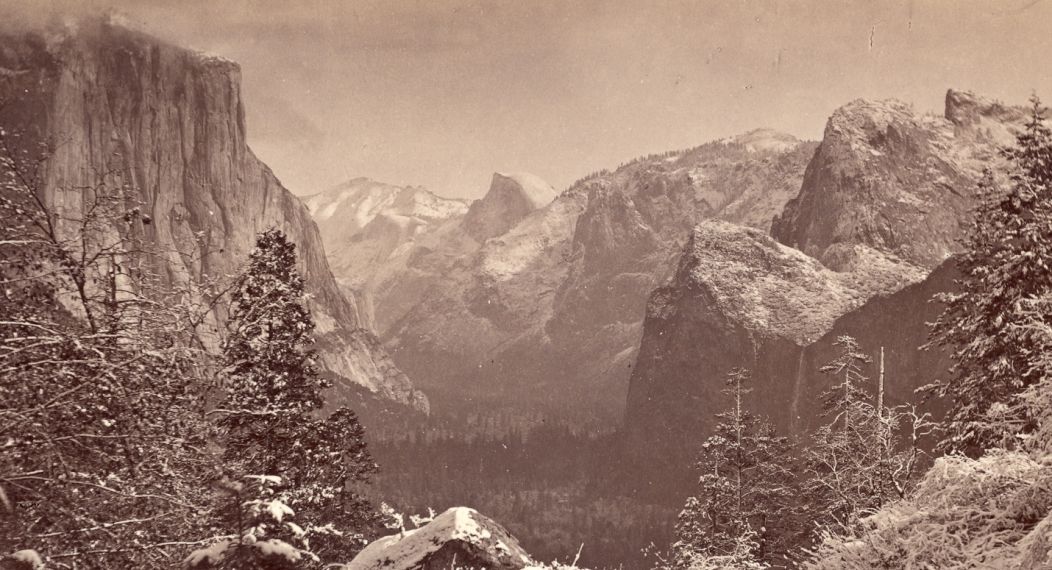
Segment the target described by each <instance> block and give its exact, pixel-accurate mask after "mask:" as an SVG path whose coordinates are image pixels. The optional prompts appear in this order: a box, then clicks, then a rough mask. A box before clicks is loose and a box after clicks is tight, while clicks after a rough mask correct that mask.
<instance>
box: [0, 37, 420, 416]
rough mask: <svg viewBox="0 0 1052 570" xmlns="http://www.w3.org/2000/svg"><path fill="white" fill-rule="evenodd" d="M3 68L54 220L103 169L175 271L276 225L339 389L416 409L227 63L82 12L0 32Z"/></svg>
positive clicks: (231, 250)
mask: <svg viewBox="0 0 1052 570" xmlns="http://www.w3.org/2000/svg"><path fill="white" fill-rule="evenodd" d="M0 69H2V70H3V76H4V80H5V82H6V88H7V89H8V90H7V93H9V94H11V96H10V97H9V98H8V99H9V101H8V105H7V106H5V107H4V109H3V112H2V115H0V124H3V126H4V127H5V128H7V129H8V130H11V131H19V132H20V133H24V135H25V140H26V141H36V142H39V143H43V144H45V145H47V146H48V147H49V148H50V150H49V152H48V153H47V155H46V161H45V162H44V163H43V164H42V169H43V179H44V183H43V193H44V194H45V196H44V198H45V201H46V202H47V203H48V205H49V206H50V207H51V208H52V209H53V210H54V211H55V212H56V214H57V215H58V216H59V217H60V218H62V219H76V218H77V217H79V216H80V215H81V213H82V211H83V209H84V208H85V207H86V205H87V204H88V203H89V201H88V199H87V191H86V190H85V189H86V188H90V187H92V186H95V185H98V184H99V182H100V180H101V179H102V178H103V177H105V178H106V180H107V184H108V185H109V187H110V188H111V189H119V190H120V191H121V192H123V193H124V194H123V196H124V199H125V200H127V201H128V202H129V203H134V204H135V205H136V206H137V207H138V208H140V210H141V211H142V213H143V214H145V216H146V218H144V219H148V220H149V223H148V224H143V225H142V228H141V230H142V232H143V236H144V237H145V238H146V240H147V241H148V242H149V243H151V244H152V245H153V247H154V248H156V249H157V250H158V251H162V252H166V253H165V254H164V255H163V256H161V257H160V258H157V259H156V261H155V263H156V265H157V267H156V268H155V269H156V271H157V272H158V273H159V274H160V275H162V276H163V277H164V278H165V279H166V280H168V281H169V282H172V283H180V282H187V281H188V280H203V279H205V278H209V277H211V278H222V277H224V276H229V275H231V274H233V273H235V272H236V271H237V270H238V269H239V267H240V265H241V264H242V263H244V261H245V260H246V259H247V255H248V252H249V251H250V250H251V248H252V247H253V245H254V239H255V235H256V233H257V232H259V231H261V230H263V229H265V228H267V227H271V226H276V227H278V228H280V229H282V230H283V231H285V232H286V233H287V234H288V235H289V236H290V237H291V238H292V240H293V241H294V242H295V243H296V244H297V246H298V255H299V263H300V270H301V271H302V272H303V275H304V276H305V278H306V283H307V289H308V292H309V294H310V301H309V304H310V308H311V310H312V313H313V315H314V318H315V320H316V321H317V325H318V326H317V333H318V345H319V349H320V351H319V354H320V357H321V361H322V363H323V365H324V367H325V368H327V370H328V371H329V372H331V373H332V374H333V376H334V379H335V380H336V381H337V386H336V388H335V390H336V392H337V393H339V392H340V391H341V390H343V391H352V392H354V391H357V390H358V389H359V388H364V391H365V392H366V393H368V394H373V395H377V396H381V397H383V398H387V399H391V400H394V401H396V402H398V403H400V404H404V405H406V406H409V407H412V408H415V409H418V410H422V411H425V410H426V409H427V400H426V398H425V397H424V396H423V395H422V394H421V393H420V392H418V391H416V390H415V389H414V388H413V386H412V384H411V383H410V381H409V379H408V377H406V375H405V374H403V373H402V372H400V371H399V370H398V368H397V367H396V366H394V364H393V363H392V362H391V360H390V358H389V357H388V356H387V354H386V352H385V351H384V350H383V347H382V346H381V345H380V344H379V343H378V342H376V341H375V339H374V338H372V336H371V333H369V332H368V331H365V330H363V329H362V325H363V324H364V321H363V316H362V310H361V307H360V306H359V305H358V304H357V303H356V302H355V300H354V299H353V298H351V297H348V296H346V295H344V294H343V293H342V292H341V291H340V290H339V288H338V287H337V284H336V280H335V279H334V278H333V275H332V273H331V271H330V270H329V265H328V263H327V261H326V258H325V252H324V248H323V244H322V241H321V236H320V234H319V233H318V229H317V227H316V226H315V224H314V222H313V220H312V219H311V217H310V214H309V212H308V211H307V209H306V208H305V207H304V206H303V204H302V203H301V202H300V201H299V200H298V199H297V198H296V197H294V196H293V195H292V194H291V193H290V192H289V191H288V190H286V189H285V188H284V187H283V186H282V185H281V182H280V181H279V180H278V179H277V177H275V175H274V173H273V172H271V170H270V169H269V168H267V166H266V165H264V164H263V163H262V162H260V161H259V160H258V159H257V158H256V157H255V155H253V153H252V151H251V150H250V149H249V147H248V145H247V143H246V129H247V127H246V125H245V113H244V102H243V100H242V98H241V91H240V74H241V72H240V68H239V67H238V66H237V64H235V63H232V62H230V61H227V60H224V59H221V58H217V57H211V56H207V55H203V54H199V53H195V52H192V51H189V50H185V49H182V48H179V47H176V46H172V45H168V44H166V43H164V42H162V41H159V40H157V39H155V38H152V37H150V36H147V35H144V34H141V33H138V32H136V31H132V30H129V29H126V28H124V27H121V26H119V25H115V24H112V23H110V22H109V21H105V20H100V21H92V20H87V21H83V22H81V23H79V24H78V25H77V26H76V27H66V28H64V29H61V30H53V31H50V32H47V33H29V34H24V35H4V36H0ZM27 147H29V148H33V149H35V148H36V145H35V144H27ZM222 318H223V315H222V314H220V313H219V312H217V313H216V314H215V323H213V326H214V327H218V324H216V323H218V322H220V321H221V320H222Z"/></svg>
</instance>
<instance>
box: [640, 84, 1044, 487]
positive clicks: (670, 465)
mask: <svg viewBox="0 0 1052 570" xmlns="http://www.w3.org/2000/svg"><path fill="white" fill-rule="evenodd" d="M1023 117H1024V113H1023V111H1022V110H1020V109H1015V108H1011V107H1007V106H1004V105H1001V104H998V103H993V102H990V101H985V100H983V99H982V98H979V97H976V96H975V95H972V94H969V93H963V92H957V91H950V92H949V93H948V95H947V98H946V111H945V115H944V116H942V117H938V116H933V115H925V116H918V115H916V114H914V113H913V111H912V110H911V109H910V108H909V106H908V105H905V104H903V103H900V102H896V101H882V102H871V101H855V102H853V103H850V104H848V105H846V106H845V107H843V108H841V109H839V110H837V111H836V112H835V113H834V114H833V116H832V117H831V118H830V120H829V123H828V125H827V127H826V131H825V138H824V139H823V141H822V143H821V145H820V146H819V147H818V150H817V151H816V153H815V155H814V159H813V160H812V161H811V162H810V164H809V165H808V167H807V173H806V175H805V176H804V180H803V184H802V187H801V189H800V193H799V196H798V197H796V198H794V199H793V200H791V201H790V202H789V203H788V204H787V206H786V208H785V212H784V213H783V214H782V215H781V216H779V218H777V219H776V220H775V222H774V224H773V234H774V237H775V238H776V239H777V240H779V241H780V242H781V243H782V244H785V245H780V244H777V243H775V242H774V241H773V240H771V239H770V238H766V237H764V239H761V238H760V237H759V236H750V235H749V232H748V230H745V229H743V228H732V227H722V228H716V227H714V226H712V225H711V224H702V225H701V226H699V228H698V229H697V230H696V231H695V234H694V239H692V241H691V242H690V243H689V244H688V246H687V247H686V248H685V249H684V251H683V254H682V257H681V260H680V265H679V266H680V271H678V272H677V274H676V275H675V276H674V277H673V279H671V280H670V281H669V282H668V283H667V284H665V285H664V286H663V287H661V288H659V289H657V290H656V291H655V292H654V293H653V295H652V296H651V298H650V303H649V305H648V308H647V318H646V324H645V328H644V333H643V338H642V348H641V349H640V352H639V357H638V359H637V361H636V362H635V366H634V371H633V374H632V379H631V387H630V391H629V400H628V409H627V413H626V422H625V425H626V435H627V438H628V441H629V444H628V447H629V449H630V450H632V451H631V453H633V454H635V455H636V456H637V459H638V461H636V463H637V464H640V465H650V464H653V465H654V466H655V467H654V468H653V469H652V473H650V474H647V475H640V477H639V479H641V480H642V479H646V480H647V481H648V482H649V484H651V485H653V487H654V490H655V491H657V492H662V491H661V487H662V486H664V488H665V489H666V491H665V492H668V491H667V490H668V489H675V488H676V484H673V483H669V482H668V481H667V480H662V479H661V476H662V475H661V474H662V473H665V474H668V473H680V474H682V475H686V473H687V472H686V470H685V467H686V466H687V465H688V464H689V462H690V460H691V457H692V456H693V453H694V450H695V447H696V445H697V442H699V441H701V440H702V439H704V437H705V436H706V435H707V434H708V430H709V429H710V428H711V425H710V422H711V419H712V416H713V414H714V413H715V412H717V411H718V410H720V409H721V408H722V407H723V406H724V405H725V402H724V401H723V396H721V393H720V388H721V387H722V381H723V377H724V375H725V374H726V373H727V371H728V370H730V369H732V368H734V367H739V366H740V367H745V368H748V369H750V370H752V372H753V377H754V380H755V385H756V390H755V391H754V393H753V394H751V395H750V398H751V402H750V406H751V409H753V410H756V411H757V412H759V413H762V414H765V415H767V416H769V417H770V418H771V419H772V421H773V422H774V423H775V425H777V426H778V427H780V428H781V429H783V430H788V431H797V432H799V431H803V430H806V429H809V428H812V427H814V426H815V421H816V420H815V418H816V416H817V415H818V409H817V407H816V402H817V401H818V394H820V393H821V392H822V391H823V390H825V389H826V388H828V386H829V385H830V383H831V379H830V378H829V377H827V376H826V375H823V374H821V373H820V372H819V371H818V369H819V368H820V367H821V365H822V364H824V363H825V362H828V361H829V360H831V359H832V358H833V356H834V353H835V349H834V348H833V346H832V345H833V342H834V341H835V339H836V337H837V336H838V335H840V334H850V335H852V336H855V337H856V338H857V339H858V340H859V341H860V343H862V346H863V347H864V348H865V349H866V350H868V351H870V352H871V354H872V355H873V356H874V357H875V356H876V352H875V351H879V349H880V347H881V346H883V347H885V348H886V354H887V363H886V364H887V373H888V378H889V380H888V398H889V401H895V402H904V401H912V400H913V391H914V389H916V388H917V387H919V386H921V385H923V384H926V383H929V382H931V381H932V380H934V379H935V378H936V377H937V376H938V375H939V374H940V373H942V372H944V371H945V370H946V366H947V361H946V359H945V356H944V355H942V354H941V353H940V352H939V351H937V350H931V351H920V350H918V347H919V346H921V345H923V344H924V343H925V342H926V340H927V330H928V329H927V326H926V324H925V323H926V322H927V321H930V320H932V319H934V318H935V316H937V314H938V306H937V305H935V304H933V303H931V302H929V301H930V299H931V297H932V295H933V294H934V293H936V292H939V291H947V290H950V288H951V287H952V286H953V284H952V282H953V275H954V269H953V264H952V260H951V261H948V260H947V258H948V257H950V256H951V255H952V254H953V253H955V252H956V251H959V250H958V248H959V244H958V240H959V239H961V238H962V237H963V236H964V232H965V230H966V228H967V227H968V224H969V223H970V220H971V209H972V208H973V207H974V205H975V204H976V198H977V188H978V186H977V185H978V182H979V180H980V178H981V176H982V175H983V168H984V167H986V166H995V165H996V164H998V161H999V160H1000V158H999V154H998V149H999V146H1000V145H1003V144H1006V143H1008V142H1009V141H1011V140H1012V138H1011V137H1012V135H1011V132H1012V130H1013V129H1014V128H1016V127H1017V126H1018V125H1019V124H1020V122H1021V120H1022V118H1023ZM786 246H792V247H799V248H800V249H801V250H802V252H803V253H801V252H800V251H797V250H795V249H792V248H791V247H786ZM776 251H779V252H782V253H781V254H777V255H776V254H775V252H776ZM804 254H807V256H805V255H804ZM808 256H813V257H808ZM816 260H817V261H816ZM933 270H934V271H933ZM867 373H868V374H869V375H870V376H875V375H876V371H875V370H870V371H867ZM643 457H645V458H646V459H645V460H644V459H642V458H643ZM651 475H653V476H651ZM688 483H689V481H686V480H685V479H680V480H679V481H678V484H680V485H685V484H688ZM679 488H680V489H682V488H683V487H682V486H681V487H679ZM672 492H673V493H674V492H675V491H672Z"/></svg>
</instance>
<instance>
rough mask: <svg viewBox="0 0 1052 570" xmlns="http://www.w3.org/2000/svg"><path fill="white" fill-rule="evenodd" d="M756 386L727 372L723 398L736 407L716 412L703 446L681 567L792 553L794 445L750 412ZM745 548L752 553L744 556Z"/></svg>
mask: <svg viewBox="0 0 1052 570" xmlns="http://www.w3.org/2000/svg"><path fill="white" fill-rule="evenodd" d="M749 381H750V374H749V371H748V370H745V369H742V368H735V369H734V370H731V371H730V372H729V373H728V374H727V379H726V383H727V388H726V389H725V390H724V393H726V394H728V395H729V396H730V397H731V405H730V407H729V408H728V409H727V410H726V411H724V412H721V413H719V414H717V416H716V417H717V418H718V419H719V423H718V424H717V425H716V429H715V433H714V434H713V435H712V436H711V437H709V438H708V439H707V440H706V441H705V443H703V444H702V446H701V452H700V457H699V460H698V462H697V464H696V469H697V470H698V472H699V473H700V476H699V478H698V489H697V493H696V494H695V495H694V496H691V497H689V498H688V499H687V500H686V502H685V504H684V507H683V511H682V512H681V513H680V514H679V519H678V522H677V524H676V537H675V538H676V540H675V542H674V543H673V545H672V553H673V565H674V567H676V568H694V567H696V566H698V565H699V564H700V563H701V561H703V560H710V559H712V558H713V557H734V558H735V559H736V560H738V559H740V560H739V562H740V564H741V567H753V566H749V565H750V564H755V565H756V566H755V567H761V565H763V564H769V563H771V562H774V561H777V560H779V559H780V557H781V556H782V555H784V554H785V549H786V547H787V544H786V542H787V539H788V531H789V529H788V528H786V524H785V523H786V522H787V520H786V516H785V515H786V514H787V510H788V507H789V501H790V500H791V497H792V494H793V493H792V487H793V479H794V477H793V475H792V470H791V469H790V468H789V464H790V462H791V461H792V455H793V453H792V446H791V443H790V441H789V439H788V438H785V437H780V436H778V435H776V434H775V432H774V429H773V427H772V426H771V425H770V424H769V423H768V422H766V421H763V420H761V419H760V418H758V417H756V416H755V415H753V414H752V413H751V412H749V411H748V410H747V409H746V408H745V406H744V400H743V398H744V396H745V394H747V393H748V392H749V391H750V388H749ZM746 543H748V544H750V545H751V548H750V549H745V550H743V544H746ZM746 551H747V553H748V556H746Z"/></svg>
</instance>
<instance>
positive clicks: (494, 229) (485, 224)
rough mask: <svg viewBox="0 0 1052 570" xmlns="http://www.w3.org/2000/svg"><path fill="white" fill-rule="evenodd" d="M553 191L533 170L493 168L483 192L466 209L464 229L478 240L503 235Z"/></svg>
mask: <svg viewBox="0 0 1052 570" xmlns="http://www.w3.org/2000/svg"><path fill="white" fill-rule="evenodd" d="M556 195H557V193H556V192H555V189H554V188H552V186H551V185H550V184H548V183H547V182H545V181H544V180H542V179H541V178H539V177H537V176H535V175H533V174H528V173H524V172H515V173H500V172H496V173H494V174H493V181H492V182H490V187H489V191H488V192H486V195H485V196H483V197H482V199H480V200H476V201H474V202H472V204H471V207H470V208H469V209H468V213H467V216H465V217H464V229H465V231H467V232H468V234H469V235H471V237H473V238H475V240H477V241H479V242H484V241H486V240H487V239H489V238H492V237H497V236H499V235H503V234H504V233H505V232H507V231H508V230H510V229H511V228H513V227H514V226H515V224H517V223H519V222H520V221H521V220H522V219H523V218H525V217H526V216H527V215H528V214H529V213H530V212H533V211H534V210H539V209H541V208H543V207H545V206H547V205H548V204H550V203H551V202H552V200H554V199H555V197H556Z"/></svg>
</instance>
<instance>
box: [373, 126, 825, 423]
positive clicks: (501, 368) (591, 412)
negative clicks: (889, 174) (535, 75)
mask: <svg viewBox="0 0 1052 570" xmlns="http://www.w3.org/2000/svg"><path fill="white" fill-rule="evenodd" d="M788 140H791V141H792V144H791V145H789V146H788V147H786V146H784V145H785V144H786V141H788ZM761 142H762V143H763V144H761ZM769 147H770V148H769ZM813 150H814V145H813V144H810V143H802V142H799V141H796V140H795V139H788V138H787V137H785V136H784V135H782V136H780V137H772V136H769V135H763V136H760V135H756V136H753V137H752V138H751V139H749V141H748V143H745V142H741V141H739V140H738V139H730V140H724V141H719V142H714V143H709V144H707V145H703V146H701V147H698V148H694V149H690V150H687V151H682V152H675V153H665V154H662V155H655V156H651V157H646V158H644V159H639V160H636V161H633V162H631V163H629V164H626V165H623V166H622V167H621V168H618V169H617V170H616V171H614V172H602V173H598V174H596V175H594V176H591V177H589V178H587V179H585V180H582V181H580V182H578V183H576V184H574V185H573V186H572V187H571V188H570V189H568V190H567V191H565V192H563V193H562V194H561V195H559V197H558V198H556V199H555V200H554V201H553V202H552V203H551V204H549V205H547V206H545V207H543V208H541V209H539V210H536V211H533V212H532V213H530V214H528V215H527V216H526V217H525V218H523V219H522V220H521V221H519V222H518V223H517V224H515V226H514V227H512V228H511V229H509V230H507V231H505V232H504V233H503V234H501V235H498V236H494V237H490V238H489V239H487V240H486V241H485V242H484V243H482V244H478V245H477V249H474V250H471V249H470V247H469V243H471V242H474V243H476V244H477V243H478V242H477V241H475V240H474V239H473V238H471V236H470V235H465V234H466V232H460V231H459V230H458V229H457V228H453V227H443V228H441V229H439V230H436V232H435V233H433V234H431V235H429V236H428V237H426V238H421V239H420V240H418V242H417V244H416V245H415V246H414V250H413V252H412V253H409V254H407V259H408V262H407V263H406V267H408V268H409V270H408V271H405V272H403V273H402V275H406V276H409V278H410V279H413V278H414V277H413V276H414V275H415V276H420V275H422V274H423V272H424V271H425V269H424V268H425V267H426V268H430V269H431V270H434V271H438V272H441V273H440V274H439V275H440V277H436V278H434V279H432V280H430V281H428V284H429V286H428V288H427V291H426V293H425V294H423V295H421V296H420V297H419V299H420V300H419V302H418V303H417V304H415V305H413V306H412V307H411V308H409V310H407V311H406V312H405V313H404V315H403V316H402V317H401V318H400V319H398V320H397V321H396V322H394V323H393V324H392V325H391V326H389V327H387V328H384V329H383V332H382V338H383V339H384V340H385V344H386V346H387V347H388V349H389V350H390V351H391V353H392V356H393V357H394V359H395V361H396V362H397V363H398V365H399V367H401V368H402V369H404V370H406V371H407V373H408V374H409V375H410V376H411V377H413V379H414V381H415V382H417V383H418V384H419V385H420V386H421V387H422V388H424V389H425V390H427V392H428V395H429V396H431V397H432V399H433V401H434V402H436V408H438V407H445V408H446V409H453V408H455V409H458V410H465V409H466V410H468V411H472V412H476V411H477V412H480V413H487V412H489V411H491V410H507V409H514V410H518V411H519V412H524V413H525V412H526V411H530V412H541V413H544V414H551V415H555V416H558V417H559V418H560V419H565V420H567V421H570V422H574V423H576V424H578V425H583V426H590V427H595V426H599V427H607V428H609V427H611V426H612V425H615V424H616V423H618V422H619V421H620V418H621V415H622V413H623V410H624V402H625V399H624V398H625V394H626V390H627V384H628V377H629V374H630V373H631V365H632V362H633V361H634V359H635V352H636V349H637V348H638V343H639V338H640V334H641V331H642V328H641V325H642V321H643V316H644V309H645V305H646V299H647V295H648V294H649V292H650V291H652V290H653V288H654V287H656V286H657V285H658V284H659V283H661V282H662V281H663V280H664V279H666V278H667V277H668V276H669V275H670V274H671V272H672V271H673V269H674V260H675V258H676V256H677V254H678V253H679V251H681V249H682V244H683V241H684V239H685V238H686V236H687V234H688V233H689V231H690V228H692V227H693V226H694V225H695V224H696V223H697V222H698V221H700V220H704V219H707V218H719V219H724V220H728V221H731V222H735V223H740V224H745V225H749V226H753V227H757V228H759V229H761V230H763V231H766V230H767V228H768V227H769V224H770V221H771V218H772V217H773V216H774V215H775V214H776V213H777V212H779V211H781V208H782V207H783V206H784V204H785V202H786V201H787V200H788V199H789V198H790V197H791V196H792V195H793V194H794V193H795V191H796V190H797V189H798V188H799V184H800V181H801V180H802V175H803V170H804V165H805V164H806V162H807V160H808V159H810V157H811V155H812V153H813ZM498 180H499V179H498ZM451 224H452V222H450V225H451ZM457 236H459V237H457ZM465 246H468V247H465ZM453 252H459V253H460V254H459V255H454V253H453ZM431 274H432V275H436V274H435V273H431ZM416 278H419V277H416ZM394 281H401V279H398V280H394ZM378 313H379V311H378ZM378 320H379V318H378Z"/></svg>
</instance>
